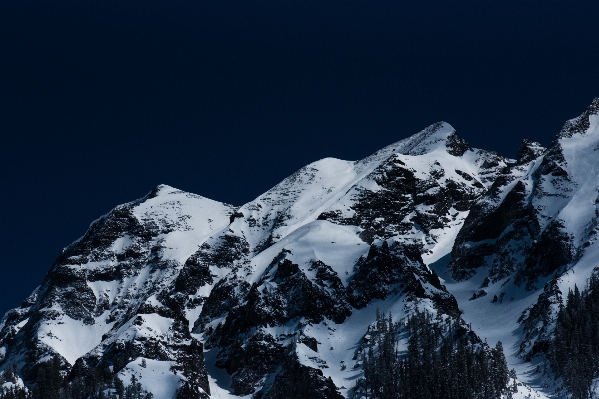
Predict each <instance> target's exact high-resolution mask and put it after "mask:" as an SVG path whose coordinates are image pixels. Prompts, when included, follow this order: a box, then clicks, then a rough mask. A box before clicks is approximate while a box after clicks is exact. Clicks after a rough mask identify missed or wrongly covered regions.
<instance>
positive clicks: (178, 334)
mask: <svg viewBox="0 0 599 399" xmlns="http://www.w3.org/2000/svg"><path fill="white" fill-rule="evenodd" d="M598 113H599V100H595V102H594V103H593V104H592V105H591V107H589V109H588V110H587V111H586V112H585V113H584V114H583V115H581V116H580V117H579V118H576V119H573V120H571V121H569V122H568V123H566V125H565V127H564V129H563V130H562V132H561V133H560V134H559V135H558V136H557V137H556V139H555V140H554V141H553V142H552V143H551V144H550V145H549V147H548V148H546V149H545V148H543V147H542V146H541V145H540V144H538V143H534V142H530V141H527V140H525V141H524V142H523V144H522V147H521V149H520V151H519V152H518V159H517V160H509V159H506V158H504V157H502V156H500V155H498V154H496V153H493V152H488V151H484V150H477V149H473V148H471V147H470V145H469V144H468V143H466V142H465V141H464V140H462V139H461V138H460V137H459V136H458V135H457V134H456V132H455V130H454V129H453V128H452V127H451V126H450V125H448V124H446V123H437V124H434V125H432V126H430V127H428V128H427V129H425V130H423V131H422V132H420V133H417V134H415V135H414V136H412V137H409V138H408V139H405V140H402V141H400V142H397V143H395V144H392V145H390V146H388V147H386V148H384V149H382V150H380V151H378V152H377V153H375V154H373V155H372V156H370V157H367V158H364V159H362V160H360V161H356V162H349V161H341V160H337V159H330V158H327V159H323V160H321V161H318V162H314V163H312V164H310V165H308V166H306V167H304V168H302V169H300V170H299V171H298V172H296V173H295V174H293V175H292V176H290V177H288V178H287V179H285V180H283V181H282V182H281V183H280V184H278V185H277V186H275V187H274V188H272V189H271V190H269V191H268V192H266V193H265V194H263V195H261V196H259V197H258V198H257V199H255V200H254V201H252V202H250V203H248V204H245V205H243V206H242V207H239V208H237V207H233V206H231V205H227V204H223V203H219V202H215V201H212V200H209V199H206V198H203V197H200V196H197V195H194V194H189V193H185V192H182V191H179V190H176V189H174V188H171V187H168V186H158V187H157V188H155V189H154V190H152V192H151V193H149V194H148V195H147V196H146V197H144V198H142V199H140V200H138V201H134V202H131V203H129V204H125V205H121V206H118V207H116V208H115V209H114V210H113V211H111V212H110V213H109V214H107V215H105V216H103V217H101V218H100V219H98V220H96V221H95V222H93V223H92V225H91V226H90V228H89V230H88V231H87V232H86V234H85V235H84V236H83V237H82V238H81V239H79V240H78V241H76V242H74V243H73V244H71V245H70V246H69V247H67V248H66V249H65V250H64V251H63V252H62V253H61V254H60V255H59V256H58V258H57V260H56V261H55V263H54V265H53V266H52V267H51V269H50V271H49V273H48V275H47V276H46V278H45V279H44V281H43V283H42V284H41V285H40V287H39V288H38V289H36V291H35V292H34V293H33V294H32V295H31V296H30V297H29V298H27V299H26V300H25V301H24V302H23V305H22V306H21V308H19V309H14V310H11V311H9V312H8V313H7V314H6V315H5V317H4V318H3V319H2V321H1V322H0V369H2V368H3V367H4V365H8V364H13V363H15V362H16V363H17V364H18V365H19V370H20V371H19V373H20V378H21V379H22V381H24V383H25V385H27V386H30V387H33V386H35V384H36V383H37V382H38V380H39V378H40V377H39V375H40V372H39V368H40V364H41V363H43V362H44V361H45V360H48V359H51V358H57V359H59V362H60V367H61V370H62V371H61V372H62V373H63V374H64V375H65V376H70V378H75V376H76V375H86V373H88V374H90V375H91V373H92V372H93V371H94V370H98V369H102V370H109V371H107V373H111V374H112V375H115V376H118V377H119V378H120V379H122V380H127V381H128V380H129V379H130V378H131V376H135V377H136V378H138V380H139V382H140V383H141V385H142V386H143V387H144V388H145V389H146V390H148V391H151V392H152V393H153V394H154V397H156V398H170V397H174V396H177V397H186V398H187V397H189V398H207V397H210V395H212V396H213V397H228V396H244V397H246V396H247V397H255V398H260V397H264V398H278V397H282V396H283V395H284V394H285V392H291V391H293V392H296V393H298V392H299V393H298V395H300V396H297V397H302V396H301V395H304V397H315V398H316V397H320V398H338V397H352V395H353V387H354V386H355V384H356V379H357V378H360V376H361V375H362V364H361V360H360V359H361V354H362V353H363V352H364V350H365V348H366V346H365V343H366V342H367V333H368V331H369V329H370V328H371V327H370V326H371V325H372V323H374V322H375V321H376V313H377V312H376V310H377V309H379V310H380V312H381V313H383V314H387V313H389V312H391V314H392V318H393V319H394V320H395V321H401V320H405V319H406V318H407V317H409V316H410V315H412V314H413V313H414V312H415V311H416V310H417V309H420V310H422V309H428V311H430V312H432V313H433V314H435V315H436V317H437V321H438V320H453V323H457V324H458V325H461V326H462V327H461V328H462V329H464V331H468V336H469V337H472V338H471V341H472V342H479V343H482V339H485V338H488V339H491V340H497V339H499V338H501V339H502V340H504V344H505V340H506V339H507V340H511V341H510V342H509V343H510V344H511V346H509V347H508V345H504V347H505V348H506V351H508V353H506V356H507V358H508V363H510V365H511V366H516V367H517V371H520V370H523V369H524V368H519V367H520V366H518V365H521V364H524V363H525V362H526V361H531V360H533V358H535V356H537V355H538V354H542V353H543V352H542V350H540V349H539V348H541V346H539V345H538V344H537V346H536V348H537V349H535V350H533V347H535V343H536V342H537V341H539V342H544V341H547V340H548V339H550V337H551V333H552V328H553V326H552V324H551V315H552V314H553V315H554V314H555V312H556V309H557V307H559V303H561V301H562V299H561V293H563V292H567V290H568V288H569V287H573V286H574V284H578V286H584V284H585V281H586V279H587V278H588V277H589V276H590V275H591V273H592V271H593V268H594V267H595V266H597V265H599V249H598V248H599V244H596V241H597V240H596V237H597V234H596V233H597V230H598V229H599V227H597V226H598V225H599V222H598V220H599V219H598V217H599V216H598V215H599V211H598V210H597V209H598V208H597V204H598V203H599V191H598V189H599V152H597V151H599V127H598V126H599V116H598ZM574 276H576V277H574ZM495 312H502V313H503V314H505V315H506V316H505V320H503V325H500V324H493V329H490V328H489V327H488V326H487V325H488V322H487V321H488V320H489V318H490V317H493V314H494V313H495ZM515 330H518V332H516V333H514V331H515ZM493 331H495V332H493ZM476 334H478V336H477V335H476ZM491 343H492V344H494V342H491ZM514 348H515V349H514ZM142 364H144V365H145V366H141V365H142ZM520 377H522V378H524V379H526V378H527V377H526V376H520ZM527 381H528V380H527ZM292 388H293V389H292ZM538 395H541V394H540V393H539V394H538ZM294 397H296V396H294Z"/></svg>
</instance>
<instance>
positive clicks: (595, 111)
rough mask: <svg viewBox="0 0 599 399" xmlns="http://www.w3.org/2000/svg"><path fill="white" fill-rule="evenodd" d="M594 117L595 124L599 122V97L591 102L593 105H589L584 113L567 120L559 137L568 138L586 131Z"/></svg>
mask: <svg viewBox="0 0 599 399" xmlns="http://www.w3.org/2000/svg"><path fill="white" fill-rule="evenodd" d="M593 119H595V122H594V124H597V123H599V121H597V119H599V97H596V98H595V99H594V100H593V102H591V105H589V106H588V107H587V109H586V110H585V111H584V112H583V113H582V115H580V116H578V117H576V118H574V119H570V120H569V121H567V122H566V123H565V124H564V127H562V130H561V132H560V133H559V134H558V136H557V138H558V139H562V138H568V137H572V136H573V135H575V134H577V133H585V132H586V131H587V130H588V129H589V128H590V127H591V124H592V123H593Z"/></svg>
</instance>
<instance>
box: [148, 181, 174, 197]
mask: <svg viewBox="0 0 599 399" xmlns="http://www.w3.org/2000/svg"><path fill="white" fill-rule="evenodd" d="M179 192H181V190H179V189H176V188H174V187H171V186H168V185H166V184H159V185H157V186H156V187H154V188H153V189H152V191H150V192H149V193H148V195H147V196H146V199H151V198H155V197H158V196H159V195H166V194H173V193H179Z"/></svg>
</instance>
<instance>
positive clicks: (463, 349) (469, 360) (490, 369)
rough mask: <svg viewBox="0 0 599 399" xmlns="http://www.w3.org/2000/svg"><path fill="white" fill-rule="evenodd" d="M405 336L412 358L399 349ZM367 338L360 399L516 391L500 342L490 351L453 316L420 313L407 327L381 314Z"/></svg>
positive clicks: (482, 397)
mask: <svg viewBox="0 0 599 399" xmlns="http://www.w3.org/2000/svg"><path fill="white" fill-rule="evenodd" d="M402 333H404V334H405V333H407V334H408V336H409V337H408V346H407V353H400V352H399V350H398V344H399V337H400V335H401V334H402ZM366 338H367V341H368V349H366V350H365V351H364V352H363V354H362V367H363V370H364V378H363V379H360V380H359V381H358V384H357V386H356V389H355V396H354V397H356V398H370V399H495V398H496V399H499V398H500V397H501V396H502V395H505V396H504V397H506V398H511V396H512V392H513V391H515V386H513V385H510V379H511V378H515V372H514V371H513V370H512V371H510V370H508V367H507V363H506V361H505V356H504V354H503V348H502V345H501V342H498V343H497V345H496V346H495V348H491V347H489V345H487V344H486V343H483V342H481V341H480V339H479V338H478V337H477V336H476V335H475V334H474V333H472V331H470V330H468V329H466V328H465V327H464V326H462V325H460V323H459V321H455V320H452V318H450V317H448V318H446V319H445V320H442V319H441V318H440V317H437V318H435V317H433V315H432V314H431V313H430V312H428V311H424V312H420V311H418V310H417V311H416V312H415V313H414V314H413V315H412V316H410V317H409V318H408V321H407V323H406V324H405V325H404V324H402V323H393V320H392V317H391V314H389V316H388V317H384V316H382V315H380V314H379V313H378V311H377V317H376V323H375V325H374V328H372V329H370V331H369V334H368V335H367V337H366Z"/></svg>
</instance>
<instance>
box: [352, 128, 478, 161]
mask: <svg viewBox="0 0 599 399" xmlns="http://www.w3.org/2000/svg"><path fill="white" fill-rule="evenodd" d="M437 150H440V151H445V152H447V153H449V154H450V155H453V156H456V157H460V156H462V155H464V153H465V152H466V151H472V150H473V149H472V147H471V146H470V144H468V142H467V141H466V140H464V139H462V138H461V137H459V136H458V135H457V133H456V130H455V129H454V128H453V127H452V126H451V125H450V124H449V123H447V122H442V121H441V122H437V123H434V124H432V125H430V126H429V127H427V128H425V129H423V130H421V131H420V132H418V133H416V134H414V135H412V136H410V137H408V138H405V139H403V140H400V141H398V142H395V143H393V144H391V145H388V146H387V147H385V148H383V149H381V150H379V151H377V152H375V153H374V154H373V155H371V156H369V157H367V158H364V159H363V160H361V161H360V162H362V163H370V162H371V161H379V162H380V161H382V160H384V159H387V158H388V157H389V156H391V155H392V154H403V155H411V156H417V155H424V154H429V153H432V152H434V151H437Z"/></svg>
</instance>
